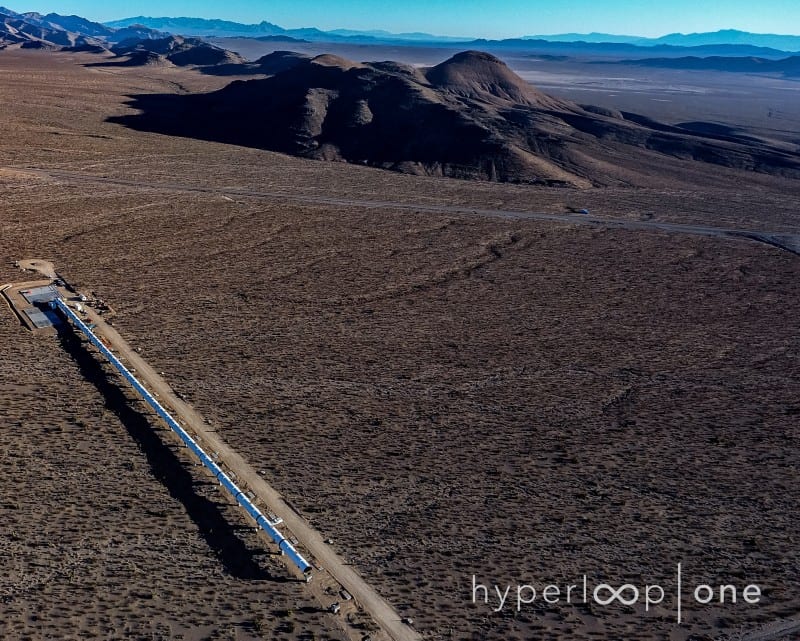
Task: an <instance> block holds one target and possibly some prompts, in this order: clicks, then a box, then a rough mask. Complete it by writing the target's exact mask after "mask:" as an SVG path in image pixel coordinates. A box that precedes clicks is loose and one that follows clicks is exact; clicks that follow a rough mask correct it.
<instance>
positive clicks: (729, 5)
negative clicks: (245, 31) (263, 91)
mask: <svg viewBox="0 0 800 641" xmlns="http://www.w3.org/2000/svg"><path fill="white" fill-rule="evenodd" d="M5 3H8V5H10V8H11V9H14V10H15V11H39V12H42V13H48V12H50V11H55V12H56V13H70V14H71V13H75V14H78V15H82V16H84V17H87V18H91V19H93V20H98V21H107V20H114V19H117V18H127V17H130V16H136V15H146V16H192V17H200V18H225V19H228V20H235V21H238V22H248V23H249V22H260V21H262V20H267V21H268V22H273V23H275V24H278V25H280V26H282V27H286V28H295V27H309V26H313V27H319V28H321V29H337V28H350V29H386V30H388V31H393V32H401V31H425V32H428V33H435V34H437V35H456V36H476V37H490V38H498V37H512V36H522V35H530V34H554V33H564V32H590V31H600V32H605V33H615V34H627V35H641V36H660V35H664V34H666V33H672V32H683V33H689V32H695V31H716V30H718V29H728V28H730V29H741V30H743V31H753V32H757V33H781V34H786V33H795V34H797V33H798V32H799V31H800V0H761V1H757V0H494V1H493V0H393V1H391V2H383V1H380V0H224V1H221V0H193V1H192V0H136V1H132V0H123V1H117V0H108V1H105V2H100V1H99V0H63V1H58V0H56V1H53V0H0V4H5ZM23 3H24V5H25V6H22V4H23Z"/></svg>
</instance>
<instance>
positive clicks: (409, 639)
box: [3, 259, 422, 641]
mask: <svg viewBox="0 0 800 641" xmlns="http://www.w3.org/2000/svg"><path fill="white" fill-rule="evenodd" d="M18 265H19V267H20V268H22V269H26V270H32V271H38V272H40V273H41V274H42V275H44V276H47V277H48V278H50V279H55V278H57V274H56V271H55V268H54V266H53V264H52V263H50V262H48V261H44V260H39V259H31V260H22V261H19V263H18ZM43 282H44V284H49V282H50V281H43ZM6 287H7V286H4V288H3V289H5V288H6ZM11 287H13V288H16V289H19V287H17V285H12V286H11ZM57 289H58V291H59V293H60V294H61V296H62V297H63V298H64V299H65V300H69V299H73V298H75V292H72V291H70V290H68V289H67V288H66V287H65V286H59V287H57ZM9 302H11V303H12V304H13V303H15V302H16V301H14V300H13V299H10V298H9ZM82 309H83V311H84V313H85V317H86V319H87V321H89V322H90V323H91V324H93V325H94V328H93V331H94V332H95V334H96V335H97V336H98V337H99V338H100V339H101V340H102V341H103V342H104V343H105V344H106V345H107V346H108V347H109V348H110V349H111V350H112V351H113V352H115V353H116V355H117V357H118V358H120V360H122V361H123V362H124V363H125V364H126V367H128V369H130V370H131V371H132V372H134V373H135V375H136V377H137V378H138V379H139V380H140V381H141V383H142V384H143V385H144V386H145V387H146V388H147V389H148V390H149V391H150V392H151V393H153V394H154V395H155V396H156V397H157V398H158V399H159V402H160V403H161V404H162V405H163V406H164V407H165V408H166V409H167V410H168V411H170V412H171V413H172V414H173V415H175V416H176V417H177V418H178V420H179V422H181V424H182V425H183V426H184V427H185V428H187V430H188V431H189V432H190V433H192V435H193V437H195V438H196V440H198V441H199V444H200V445H201V447H203V449H204V450H205V451H206V452H209V453H214V455H215V457H216V458H217V460H218V462H220V463H222V464H224V466H225V467H227V468H228V469H229V470H230V471H232V472H233V473H234V474H235V477H236V482H237V483H238V484H240V485H244V486H246V487H247V488H249V489H250V490H251V491H252V492H254V493H255V494H256V496H257V497H258V498H259V499H260V500H261V502H263V504H264V505H265V506H266V507H267V508H268V509H269V510H270V511H271V512H272V513H273V514H275V515H276V516H278V517H279V518H280V519H282V520H283V523H284V526H283V528H282V529H288V530H290V531H291V534H292V535H293V536H294V537H295V538H296V539H297V541H298V542H299V543H300V545H301V546H302V547H304V548H305V549H306V550H308V552H310V553H311V555H312V557H313V565H314V567H315V568H316V570H317V572H316V574H317V577H316V581H315V582H314V586H313V587H312V589H314V588H315V587H316V585H317V584H320V583H322V582H324V578H321V577H320V576H319V575H320V574H324V573H325V572H327V573H328V574H329V575H330V576H331V577H332V578H333V579H334V580H335V581H336V582H337V583H338V584H339V585H340V586H341V587H342V588H344V589H345V590H347V591H348V592H349V593H350V594H351V595H352V597H353V599H354V600H355V602H356V603H357V604H358V605H360V606H361V607H362V608H363V609H364V610H365V611H366V612H367V613H368V614H369V616H370V617H371V618H372V619H373V621H374V622H375V623H376V624H377V625H378V626H379V627H380V628H381V631H382V633H383V634H381V635H380V637H379V638H388V639H393V640H394V641H417V640H420V639H421V638H422V637H421V636H420V635H419V634H418V633H417V632H416V631H414V630H413V629H412V628H411V627H409V625H407V624H406V623H404V622H403V621H401V619H400V616H399V615H398V613H397V612H396V611H395V610H394V608H393V607H392V606H391V605H390V604H389V603H388V602H387V601H386V600H384V599H383V598H382V597H381V596H380V595H379V594H378V593H377V592H376V591H375V590H374V589H373V588H372V587H370V586H369V585H368V584H367V583H366V582H365V581H364V579H363V578H362V577H361V576H360V575H359V574H358V572H356V571H355V570H354V569H353V568H352V567H351V566H350V565H348V564H347V562H346V561H345V560H344V559H342V558H341V557H340V556H339V555H338V554H336V552H334V551H333V550H332V549H331V547H330V546H329V545H327V544H326V543H325V541H324V540H323V538H322V536H321V535H320V534H319V532H317V531H316V530H315V529H314V528H313V527H311V525H310V524H309V523H308V521H306V519H304V518H303V517H302V516H301V515H300V514H298V513H297V512H296V511H295V510H294V509H293V508H292V507H291V506H289V505H288V504H287V502H286V501H285V500H284V498H283V496H281V494H280V493H279V492H278V491H277V490H275V489H274V488H273V487H272V486H271V485H270V484H269V483H267V482H266V481H265V480H264V479H263V478H262V477H261V476H260V475H259V474H258V472H257V471H256V470H255V469H253V467H252V466H251V465H250V464H248V463H247V461H245V459H244V458H243V457H242V456H241V455H239V454H238V453H237V452H236V451H235V450H234V449H232V448H231V447H230V446H228V445H227V444H226V443H225V442H224V441H223V440H222V439H221V438H220V437H219V435H218V434H217V433H216V432H215V431H214V430H213V429H212V428H210V427H209V424H208V422H207V421H206V420H205V419H204V418H203V417H202V416H201V415H200V414H199V413H198V412H197V411H195V410H194V408H192V406H190V405H189V404H187V403H185V402H184V401H183V400H181V399H180V398H179V397H178V395H177V394H176V393H175V392H174V391H173V390H172V388H171V387H170V385H169V384H168V383H167V382H166V381H165V380H164V379H163V378H162V377H161V376H160V375H159V374H158V372H156V370H154V369H153V368H152V367H151V366H150V365H149V364H148V363H147V362H146V361H145V360H144V359H143V358H142V357H141V356H140V355H139V354H138V353H137V352H136V350H134V349H133V348H132V347H131V346H130V345H129V344H128V343H127V342H126V341H125V339H124V338H122V336H120V334H119V332H117V331H116V330H115V329H114V328H113V327H112V326H111V325H110V324H109V323H108V322H106V320H105V319H104V318H103V316H101V315H100V314H98V312H97V311H95V310H94V309H92V308H91V307H90V306H89V305H83V306H82ZM20 317H22V316H21V315H20ZM296 574H297V576H298V577H299V572H296ZM315 591H316V592H317V594H316V596H317V597H318V598H320V599H322V600H323V601H324V598H323V597H322V594H321V590H319V589H316V590H315ZM353 607H354V605H351V606H350V608H348V609H352V608H353ZM344 611H345V608H344V607H343V612H344ZM348 632H350V634H351V637H352V638H360V635H359V636H354V635H353V632H355V631H352V630H350V631H348ZM384 635H385V636H384Z"/></svg>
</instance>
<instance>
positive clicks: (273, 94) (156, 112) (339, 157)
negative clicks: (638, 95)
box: [115, 51, 800, 187]
mask: <svg viewBox="0 0 800 641" xmlns="http://www.w3.org/2000/svg"><path fill="white" fill-rule="evenodd" d="M260 64H261V65H262V67H263V70H264V72H265V73H273V74H274V75H272V76H271V77H269V78H266V79H258V80H251V81H246V82H245V81H237V82H233V83H232V84H230V85H229V86H227V87H225V88H224V89H222V90H220V91H217V92H215V93H211V94H206V95H193V96H174V95H170V96H156V97H153V96H140V97H137V98H136V99H135V101H134V106H135V107H137V108H138V109H141V110H142V112H143V113H142V114H141V115H136V116H126V117H121V118H117V119H115V121H117V122H122V123H124V124H126V125H129V126H131V127H134V128H139V129H145V130H151V131H158V132H162V133H167V134H173V135H181V136H190V137H197V138H205V139H212V140H221V141H225V142H231V143H236V144H242V145H248V146H254V147H261V148H265V149H271V150H276V151H281V152H286V153H291V154H296V155H300V156H304V157H308V158H315V159H321V160H335V161H347V162H354V163H360V164H366V165H372V166H377V167H384V168H390V169H395V170H400V171H405V172H409V173H418V174H431V175H445V176H453V177H459V178H474V179H486V180H498V181H514V182H532V183H549V184H569V185H575V186H584V187H585V186H589V185H592V184H599V185H603V184H620V183H624V184H643V183H646V182H647V180H648V172H649V170H648V167H653V168H655V167H657V168H658V169H659V170H662V169H664V167H666V168H667V170H669V171H672V172H674V173H691V171H692V168H693V166H696V165H695V164H694V163H692V162H691V161H701V162H704V163H712V164H717V165H722V166H725V167H730V168H736V169H746V170H754V171H759V172H765V173H773V174H785V175H787V176H794V177H800V155H798V154H797V153H796V150H794V149H790V148H787V149H777V148H772V147H769V146H768V145H766V144H764V143H760V142H758V141H753V140H751V139H746V138H737V137H735V136H722V135H715V134H713V133H709V132H699V131H697V130H695V131H690V130H686V129H681V128H678V127H671V126H667V125H662V124H660V123H657V122H654V121H651V120H647V119H644V118H641V117H637V116H635V115H633V114H623V113H619V112H613V111H610V110H602V109H592V108H585V107H582V106H579V105H577V104H574V103H572V102H569V101H566V100H561V99H557V98H553V97H550V96H548V95H546V94H543V93H541V92H539V91H537V90H536V89H534V88H533V87H532V86H531V85H529V84H528V83H526V82H525V81H524V80H522V79H521V78H520V77H519V76H517V75H516V74H514V73H513V72H512V71H511V70H510V69H509V68H508V67H507V66H506V65H505V64H504V63H503V62H501V61H500V60H499V59H497V58H495V57H494V56H492V55H490V54H486V53H482V52H476V51H468V52H463V53H460V54H457V55H456V56H454V57H453V58H451V59H449V60H447V61H445V62H443V63H442V64H440V65H437V66H435V67H432V68H429V69H417V68H414V67H410V66H406V65H402V64H399V63H393V62H382V63H356V62H352V61H349V60H345V59H343V58H339V57H336V56H332V55H322V56H317V57H316V58H313V59H307V58H304V57H302V56H297V55H292V54H288V53H282V54H280V55H276V56H274V57H269V58H267V59H264V60H262V61H260Z"/></svg>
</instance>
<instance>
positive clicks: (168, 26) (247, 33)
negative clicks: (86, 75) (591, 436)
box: [106, 16, 468, 42]
mask: <svg viewBox="0 0 800 641" xmlns="http://www.w3.org/2000/svg"><path fill="white" fill-rule="evenodd" d="M132 25H143V26H146V27H149V28H150V29H157V30H159V31H166V32H169V33H176V34H181V35H186V36H206V37H217V38H232V37H245V38H253V37H259V36H286V37H290V38H296V39H301V40H310V41H316V42H319V41H323V42H339V41H345V42H348V41H368V42H376V41H378V42H379V41H398V40H399V41H404V42H464V41H466V40H468V38H452V37H448V36H434V35H431V34H428V33H397V34H395V33H390V32H388V31H354V30H350V29H336V30H333V31H322V30H320V29H317V28H315V27H308V28H304V29H284V28H283V27H279V26H278V25H276V24H273V23H271V22H266V21H264V22H260V23H258V24H242V23H239V22H231V21H229V20H209V19H206V18H185V17H184V18H167V17H162V18H150V17H146V16H136V17H135V18H125V19H123V20H114V21H112V22H107V23H106V26H108V27H112V28H118V29H119V28H124V27H130V26H132Z"/></svg>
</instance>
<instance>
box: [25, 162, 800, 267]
mask: <svg viewBox="0 0 800 641" xmlns="http://www.w3.org/2000/svg"><path fill="white" fill-rule="evenodd" d="M14 169H15V170H17V171H24V172H28V173H31V174H34V175H37V176H39V177H45V178H50V179H53V180H61V181H65V182H69V183H74V184H110V185H121V186H125V187H135V188H142V189H158V190H164V191H176V192H199V193H215V194H222V195H230V196H244V197H248V198H273V199H282V200H290V201H295V202H302V203H307V204H314V205H334V206H339V207H341V206H344V207H364V208H367V209H402V210H410V211H415V212H430V213H436V214H458V215H467V216H470V215H471V216H489V217H493V218H509V219H518V220H542V221H549V222H560V223H569V224H578V225H595V226H602V227H607V228H611V229H627V230H634V231H636V230H640V231H662V232H666V233H670V234H687V235H690V236H713V237H716V238H729V239H732V240H749V241H755V242H760V243H766V244H768V245H772V246H773V247H776V248H778V249H782V250H785V251H788V252H790V253H792V254H796V255H798V256H800V234H787V233H785V232H775V231H769V230H762V229H737V228H731V227H713V226H708V225H690V224H680V223H669V222H658V221H645V220H643V221H638V220H625V219H621V218H616V219H615V218H600V217H597V216H593V215H586V214H566V213H561V214H559V213H545V212H532V211H513V210H503V209H478V208H471V207H464V206H449V205H430V204H420V203H412V202H408V201H405V202H398V201H384V200H368V199H355V198H325V197H322V196H313V195H308V194H298V193H291V192H285V191H257V190H252V189H243V188H239V187H230V188H228V187H199V186H196V185H186V184H180V183H162V182H157V183H156V182H143V181H136V180H125V179H122V178H109V177H105V176H96V175H93V174H88V173H81V172H75V171H66V170H63V169H49V168H47V169H46V168H31V167H28V168H23V167H15V168H14Z"/></svg>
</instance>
